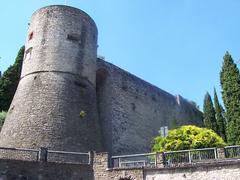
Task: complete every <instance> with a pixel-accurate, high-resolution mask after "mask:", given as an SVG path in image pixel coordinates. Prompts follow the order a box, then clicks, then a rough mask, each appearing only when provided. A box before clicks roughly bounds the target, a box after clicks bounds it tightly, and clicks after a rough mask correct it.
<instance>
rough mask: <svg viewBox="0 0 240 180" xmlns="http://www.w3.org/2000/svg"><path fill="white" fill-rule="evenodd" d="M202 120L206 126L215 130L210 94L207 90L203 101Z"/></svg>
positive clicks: (215, 123)
mask: <svg viewBox="0 0 240 180" xmlns="http://www.w3.org/2000/svg"><path fill="white" fill-rule="evenodd" d="M203 122H204V125H205V127H206V128H209V129H212V130H214V131H215V132H217V129H218V128H217V122H216V118H215V110H214V107H213V102H212V98H211V96H210V94H209V93H208V92H207V93H206V95H205V97H204V103H203Z"/></svg>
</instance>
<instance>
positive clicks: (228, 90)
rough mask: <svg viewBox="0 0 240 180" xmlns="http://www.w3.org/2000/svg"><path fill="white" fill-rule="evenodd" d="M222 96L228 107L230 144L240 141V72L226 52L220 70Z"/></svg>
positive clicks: (228, 137)
mask: <svg viewBox="0 0 240 180" xmlns="http://www.w3.org/2000/svg"><path fill="white" fill-rule="evenodd" d="M220 82H221V86H222V97H223V102H224V106H225V108H226V114H225V116H226V118H227V140H228V143H229V144H239V143H240V74H239V69H238V67H237V65H236V64H235V63H234V61H233V59H232V57H231V55H230V54H229V53H228V52H226V54H225V56H224V58H223V65H222V70H221V72H220Z"/></svg>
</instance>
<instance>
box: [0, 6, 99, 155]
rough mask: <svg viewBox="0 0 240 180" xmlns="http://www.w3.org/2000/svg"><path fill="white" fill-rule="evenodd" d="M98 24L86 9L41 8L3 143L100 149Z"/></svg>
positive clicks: (32, 28)
mask: <svg viewBox="0 0 240 180" xmlns="http://www.w3.org/2000/svg"><path fill="white" fill-rule="evenodd" d="M96 52H97V28H96V25H95V23H94V22H93V20H92V19H91V18H90V17H89V16H88V15H87V14H86V13H84V12H83V11H81V10H79V9H76V8H72V7H68V6H48V7H45V8H41V9H39V10H38V11H36V12H35V13H34V14H33V16H32V18H31V23H30V26H29V30H28V36H27V39H26V51H25V57H24V61H23V68H22V73H21V80H20V82H19V85H18V88H17V91H16V94H15V96H14V99H13V101H12V104H11V106H10V109H9V112H8V114H7V118H6V121H5V123H4V125H3V128H2V131H1V135H0V146H4V147H19V148H34V149H38V148H39V147H47V148H49V149H52V150H65V151H78V152H79V151H80V152H86V151H90V150H95V151H100V150H103V149H102V137H101V130H100V126H99V122H98V112H97V102H96V90H95V87H96V84H95V78H96Z"/></svg>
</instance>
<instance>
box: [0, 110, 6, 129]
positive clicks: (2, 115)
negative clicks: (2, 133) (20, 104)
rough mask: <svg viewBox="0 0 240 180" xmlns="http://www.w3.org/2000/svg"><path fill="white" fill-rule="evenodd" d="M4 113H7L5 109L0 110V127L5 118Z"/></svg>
mask: <svg viewBox="0 0 240 180" xmlns="http://www.w3.org/2000/svg"><path fill="white" fill-rule="evenodd" d="M6 115H7V112H5V111H2V112H0V127H2V125H3V123H4V120H5V118H6Z"/></svg>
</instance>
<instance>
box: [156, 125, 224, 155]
mask: <svg viewBox="0 0 240 180" xmlns="http://www.w3.org/2000/svg"><path fill="white" fill-rule="evenodd" d="M222 146H225V143H224V141H223V139H222V138H221V137H220V136H218V135H217V134H216V133H215V132H214V131H213V130H210V129H207V128H199V127H197V126H192V125H187V126H181V127H180V128H177V129H173V130H170V131H169V134H168V136H166V137H162V136H157V137H155V138H154V144H153V147H152V151H154V152H163V151H176V150H185V149H198V148H209V147H222Z"/></svg>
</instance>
